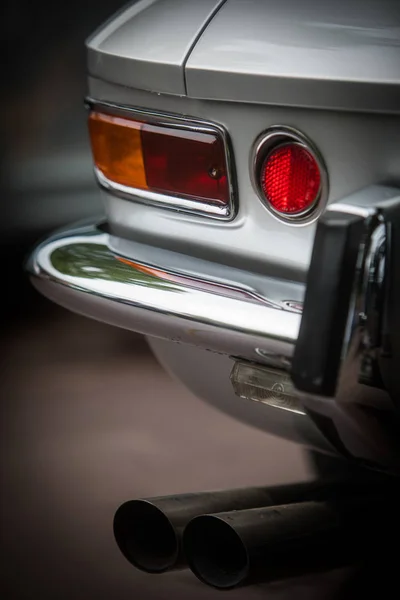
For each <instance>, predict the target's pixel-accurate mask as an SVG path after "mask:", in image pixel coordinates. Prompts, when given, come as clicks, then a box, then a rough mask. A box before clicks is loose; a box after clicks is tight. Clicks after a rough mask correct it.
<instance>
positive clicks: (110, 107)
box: [85, 98, 238, 221]
mask: <svg viewBox="0 0 400 600" xmlns="http://www.w3.org/2000/svg"><path fill="white" fill-rule="evenodd" d="M85 105H86V107H87V108H88V109H89V110H99V111H102V112H105V113H107V114H111V115H119V116H121V117H128V118H129V117H130V118H136V119H138V120H142V121H145V122H146V123H151V124H153V125H159V126H161V127H162V126H164V127H170V128H171V127H172V128H176V129H185V130H188V131H195V132H200V133H213V134H215V133H218V134H220V135H221V136H222V139H223V142H224V150H225V161H226V166H227V178H228V186H229V196H230V197H229V203H228V205H226V206H222V205H218V204H217V203H215V202H208V203H206V202H204V203H203V202H200V201H197V200H191V199H190V198H184V197H183V196H170V195H168V194H159V193H156V192H150V191H148V190H141V189H138V188H131V187H129V186H124V185H120V184H118V183H115V182H113V181H110V180H109V179H107V178H106V177H105V176H104V174H103V173H101V172H100V171H99V170H98V169H96V168H95V176H96V179H97V182H98V184H99V185H100V187H101V188H103V189H105V190H107V191H108V192H110V193H111V194H114V195H115V196H118V197H119V198H123V199H124V200H130V201H134V202H141V203H145V204H150V205H153V206H159V207H162V208H166V209H169V210H179V211H182V212H185V213H189V214H193V215H196V216H199V217H201V216H203V217H208V218H211V219H220V220H225V221H230V220H232V219H234V218H235V216H236V214H237V210H238V200H237V191H236V172H235V161H234V157H233V150H232V146H231V143H230V138H229V135H228V132H227V131H226V129H225V128H224V127H222V126H221V125H219V124H217V123H211V122H210V121H205V120H201V119H198V118H191V117H185V116H182V115H175V114H172V113H159V112H156V111H152V110H147V109H144V108H138V107H130V106H123V105H117V104H113V103H111V102H103V101H97V100H95V99H93V98H87V99H86V100H85Z"/></svg>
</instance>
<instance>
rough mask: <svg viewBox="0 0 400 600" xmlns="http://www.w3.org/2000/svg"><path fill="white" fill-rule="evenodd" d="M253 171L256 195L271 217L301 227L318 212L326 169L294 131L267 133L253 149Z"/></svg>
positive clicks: (276, 130) (301, 137)
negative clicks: (271, 214) (268, 210)
mask: <svg viewBox="0 0 400 600" xmlns="http://www.w3.org/2000/svg"><path fill="white" fill-rule="evenodd" d="M254 169H255V173H254V178H255V181H256V186H257V190H258V193H259V195H260V196H261V198H262V200H263V201H264V203H265V205H266V206H267V208H269V209H270V211H271V212H272V213H273V214H274V215H275V216H278V217H280V218H281V219H282V220H286V221H290V222H292V223H298V224H302V223H304V222H310V220H312V219H313V218H315V217H316V216H317V215H318V213H319V212H320V211H321V209H322V207H323V201H324V199H325V198H326V195H327V176H326V170H325V168H324V166H323V163H322V160H321V158H320V156H319V155H318V152H317V151H316V150H315V148H313V147H312V146H311V144H310V143H309V142H308V140H307V141H306V140H305V138H304V137H303V136H301V135H300V134H298V133H297V132H294V131H293V130H290V129H279V130H278V129H275V128H273V129H272V130H270V131H269V132H267V134H266V135H265V136H263V138H262V139H261V142H259V144H258V146H257V148H256V155H255V163H254Z"/></svg>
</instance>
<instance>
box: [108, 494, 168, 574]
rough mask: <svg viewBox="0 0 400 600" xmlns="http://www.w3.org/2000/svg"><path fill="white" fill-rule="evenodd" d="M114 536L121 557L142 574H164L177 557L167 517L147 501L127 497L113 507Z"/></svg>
mask: <svg viewBox="0 0 400 600" xmlns="http://www.w3.org/2000/svg"><path fill="white" fill-rule="evenodd" d="M114 536H115V540H116V542H117V544H118V547H119V549H120V550H121V552H122V554H123V555H124V556H125V558H126V559H127V560H128V561H129V562H130V563H131V564H133V565H134V566H135V567H137V568H138V569H140V570H141V571H145V572H146V573H164V572H165V571H168V570H170V569H172V568H173V567H174V566H175V564H176V561H177V559H178V554H179V541H178V538H177V536H176V533H175V530H174V527H173V526H172V524H171V522H170V521H169V519H168V517H167V516H166V515H165V514H164V513H163V512H162V511H161V510H160V509H159V508H157V507H156V506H154V504H152V503H151V502H149V501H148V500H130V501H129V502H125V503H124V504H122V506H120V507H119V509H118V510H117V512H116V514H115V517H114Z"/></svg>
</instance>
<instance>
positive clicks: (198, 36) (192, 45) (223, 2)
mask: <svg viewBox="0 0 400 600" xmlns="http://www.w3.org/2000/svg"><path fill="white" fill-rule="evenodd" d="M226 2H227V0H220V2H219V4H217V6H216V7H215V8H214V9H213V10H212V11H211V13H210V14H209V16H208V18H207V19H206V21H205V23H204V24H203V26H202V27H201V28H200V29H199V31H198V32H197V34H196V36H195V38H194V40H193V42H192V44H191V45H190V48H189V50H188V52H187V54H186V56H185V60H184V61H183V85H184V88H185V96H187V95H188V92H187V81H186V64H187V62H188V60H189V58H190V56H191V54H192V52H193V50H194V48H195V46H196V45H197V42H198V41H199V39H200V38H201V36H202V35H203V33H204V31H205V30H206V29H207V27H208V26H209V24H210V23H211V21H212V20H213V19H214V17H215V15H216V14H217V13H218V12H219V11H220V10H221V8H222V7H223V6H224V4H226Z"/></svg>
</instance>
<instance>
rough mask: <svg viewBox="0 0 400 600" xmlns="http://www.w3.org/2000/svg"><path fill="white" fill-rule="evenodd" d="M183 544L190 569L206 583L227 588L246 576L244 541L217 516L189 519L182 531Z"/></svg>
mask: <svg viewBox="0 0 400 600" xmlns="http://www.w3.org/2000/svg"><path fill="white" fill-rule="evenodd" d="M184 547H185V553H186V556H187V558H188V562H189V566H190V568H191V570H192V571H193V573H194V574H195V575H196V577H197V578H198V579H200V581H202V582H203V583H206V584H207V585H211V586H213V587H215V588H218V589H229V588H233V587H236V586H239V585H241V584H242V583H243V582H244V581H245V580H246V579H247V578H248V576H249V569H250V558H249V554H248V552H247V549H246V546H245V544H244V543H243V541H242V539H241V537H240V536H239V534H238V533H237V532H236V531H235V530H234V529H233V528H232V527H231V526H230V524H229V523H228V522H227V521H224V520H222V519H220V518H219V516H218V515H202V516H200V517H198V518H196V519H193V520H192V521H191V522H190V523H189V524H188V526H187V527H186V530H185V534H184Z"/></svg>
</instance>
